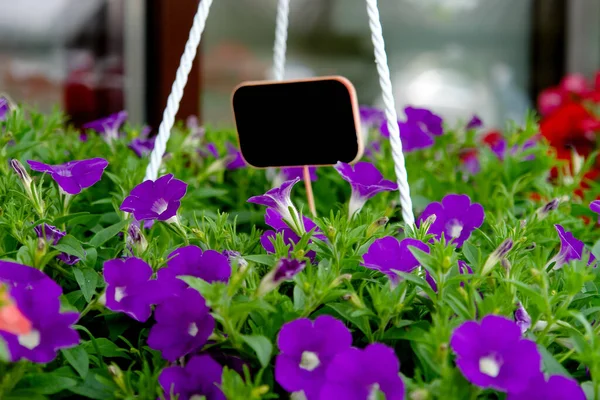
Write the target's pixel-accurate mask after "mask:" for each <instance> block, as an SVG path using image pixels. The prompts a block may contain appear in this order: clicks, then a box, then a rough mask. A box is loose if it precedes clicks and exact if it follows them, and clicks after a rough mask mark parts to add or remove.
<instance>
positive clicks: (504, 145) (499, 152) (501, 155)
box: [490, 138, 537, 161]
mask: <svg viewBox="0 0 600 400" xmlns="http://www.w3.org/2000/svg"><path fill="white" fill-rule="evenodd" d="M536 144H537V141H536V140H535V139H529V140H527V141H526V142H525V143H523V145H522V146H519V145H518V144H515V145H514V146H513V147H511V149H510V155H511V156H515V155H517V154H519V153H521V152H523V151H525V150H527V149H530V148H532V147H535V145H536ZM490 149H491V150H492V152H493V153H494V154H495V155H496V157H498V159H499V160H500V161H504V159H505V158H506V153H507V150H508V142H507V141H506V139H504V138H500V139H498V140H497V141H496V142H495V143H493V144H492V145H491V146H490ZM534 159H535V155H533V154H530V155H528V156H526V157H524V158H523V161H531V160H534Z"/></svg>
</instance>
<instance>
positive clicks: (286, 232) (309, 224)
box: [260, 208, 326, 261]
mask: <svg viewBox="0 0 600 400" xmlns="http://www.w3.org/2000/svg"><path fill="white" fill-rule="evenodd" d="M302 222H303V223H304V226H303V228H304V230H305V231H306V232H310V231H312V230H313V229H315V228H316V229H315V230H314V232H313V236H314V237H315V238H317V239H320V240H325V239H326V238H325V235H323V233H322V232H321V230H320V229H319V227H318V226H317V225H316V224H315V223H314V222H313V221H312V220H311V219H310V218H308V217H306V216H302ZM265 223H266V224H267V225H269V226H270V227H272V228H273V229H275V231H272V230H268V231H265V233H263V234H262V236H261V237H260V244H261V245H262V246H263V248H264V249H265V250H266V251H267V253H275V246H274V244H273V242H272V240H275V237H276V236H277V233H281V234H282V235H283V242H284V243H285V244H288V245H291V247H290V251H292V249H293V246H294V245H295V244H296V243H298V242H299V241H300V236H298V235H297V234H296V233H295V232H294V231H293V230H292V229H291V228H290V227H289V226H288V225H287V224H286V223H285V222H284V221H283V218H282V217H281V215H280V214H279V213H278V212H277V211H275V209H273V208H267V211H266V212H265ZM308 243H309V244H310V243H312V239H309V240H308ZM306 256H307V257H308V258H309V259H310V260H311V261H312V260H314V258H315V256H316V253H315V252H314V250H310V251H308V252H307V253H306Z"/></svg>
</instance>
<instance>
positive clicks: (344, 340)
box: [275, 315, 352, 399]
mask: <svg viewBox="0 0 600 400" xmlns="http://www.w3.org/2000/svg"><path fill="white" fill-rule="evenodd" d="M277 346H278V347H279V355H278V356H277V358H276V360H275V380H276V381H277V382H278V383H279V384H280V385H281V386H282V387H283V388H284V389H285V390H287V391H288V392H300V391H303V392H304V394H305V396H306V397H307V398H308V399H318V398H319V392H320V390H321V388H322V386H323V384H324V383H325V373H326V372H327V367H328V366H329V365H330V363H331V361H332V360H333V358H334V357H335V356H336V355H337V354H338V353H340V352H342V351H345V350H348V349H349V348H350V346H352V335H351V334H350V331H349V330H348V328H346V326H345V325H344V323H343V322H341V321H339V320H337V319H335V318H333V317H331V316H329V315H321V316H319V317H317V318H316V319H315V320H314V321H311V320H310V319H308V318H300V319H297V320H294V321H291V322H288V323H286V324H285V325H283V327H282V328H281V331H279V336H278V338H277Z"/></svg>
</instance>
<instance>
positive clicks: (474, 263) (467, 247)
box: [462, 242, 479, 270]
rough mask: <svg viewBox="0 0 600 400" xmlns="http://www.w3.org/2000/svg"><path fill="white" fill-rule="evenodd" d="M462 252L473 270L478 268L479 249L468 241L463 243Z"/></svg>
mask: <svg viewBox="0 0 600 400" xmlns="http://www.w3.org/2000/svg"><path fill="white" fill-rule="evenodd" d="M462 252H463V254H464V256H465V257H466V258H467V261H468V262H469V266H470V267H471V268H473V269H474V270H477V269H478V268H479V249H478V248H477V247H475V246H473V245H472V244H471V243H469V242H465V243H463V247H462Z"/></svg>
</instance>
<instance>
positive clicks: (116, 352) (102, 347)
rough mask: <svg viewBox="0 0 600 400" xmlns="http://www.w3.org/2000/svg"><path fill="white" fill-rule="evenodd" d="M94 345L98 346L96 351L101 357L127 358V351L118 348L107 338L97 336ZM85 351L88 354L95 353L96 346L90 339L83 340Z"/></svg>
mask: <svg viewBox="0 0 600 400" xmlns="http://www.w3.org/2000/svg"><path fill="white" fill-rule="evenodd" d="M96 345H97V346H98V351H99V352H100V354H98V355H100V356H103V357H124V358H129V352H128V351H127V350H125V349H122V348H120V347H119V346H117V345H116V344H115V343H114V342H112V341H110V340H108V339H107V338H97V339H96ZM83 347H84V348H85V351H87V353H88V354H97V353H96V348H95V347H94V345H93V343H92V341H91V340H89V341H87V342H85V343H84V344H83Z"/></svg>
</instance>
